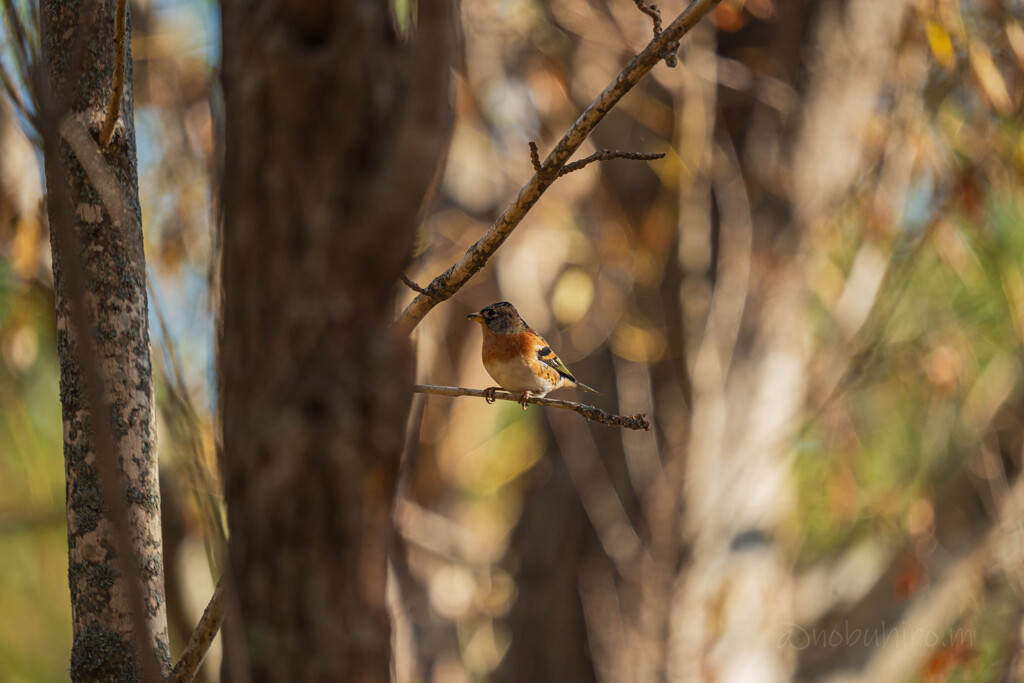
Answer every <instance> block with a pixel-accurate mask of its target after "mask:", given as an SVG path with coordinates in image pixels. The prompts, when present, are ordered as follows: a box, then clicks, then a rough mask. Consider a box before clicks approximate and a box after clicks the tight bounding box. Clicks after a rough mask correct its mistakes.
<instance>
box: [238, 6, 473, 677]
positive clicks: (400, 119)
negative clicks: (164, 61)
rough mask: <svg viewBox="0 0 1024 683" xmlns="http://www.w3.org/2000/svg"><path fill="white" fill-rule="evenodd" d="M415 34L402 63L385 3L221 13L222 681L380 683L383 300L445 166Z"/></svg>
mask: <svg viewBox="0 0 1024 683" xmlns="http://www.w3.org/2000/svg"><path fill="white" fill-rule="evenodd" d="M418 14H419V16H418V23H419V25H418V27H417V37H416V38H415V39H414V40H413V41H411V42H403V41H402V40H401V39H400V38H399V37H398V35H397V33H396V30H395V29H394V27H393V25H392V18H391V15H390V12H389V3H387V2H382V1H371V0H361V1H359V2H349V3H337V4H334V3H326V2H294V1H293V0H260V1H256V2H240V1H239V0H225V1H224V2H223V3H222V25H223V45H224V58H223V62H224V65H223V85H224V97H225V106H226V121H225V131H226V138H225V142H226V147H225V153H226V157H225V171H224V180H223V188H222V196H223V207H224V236H223V283H224V302H223V318H222V330H221V347H220V353H221V363H222V372H223V375H222V377H223V391H222V399H223V416H224V420H223V424H224V455H223V460H222V463H221V466H222V469H223V473H224V481H225V494H226V497H227V504H228V521H229V524H230V527H231V538H230V542H229V562H230V572H231V575H232V578H233V584H234V589H235V591H236V597H237V604H238V608H239V612H240V614H239V615H238V618H237V620H236V622H235V628H238V629H240V631H239V632H236V633H235V637H233V638H229V639H228V642H229V648H230V647H231V643H238V644H239V647H244V648H245V649H246V650H247V651H246V652H244V653H242V654H241V656H239V653H238V652H235V653H234V655H233V656H228V657H227V658H226V661H227V662H232V661H235V662H237V661H243V662H247V663H248V666H249V668H250V670H251V676H252V678H253V680H257V681H270V680H281V681H294V680H331V681H346V680H359V681H387V680H389V675H390V657H389V653H390V627H389V624H388V615H387V609H386V606H385V600H384V587H385V579H386V575H387V571H386V563H387V553H386V551H387V546H388V541H389V537H390V529H391V520H390V510H391V501H392V494H393V480H394V473H395V470H396V468H397V464H398V458H399V455H400V453H401V450H402V444H403V438H404V437H403V431H404V425H405V421H406V414H407V412H408V408H409V403H410V396H411V393H410V390H411V384H412V375H411V369H412V357H411V354H410V348H409V345H408V342H407V341H406V340H404V339H400V338H397V337H395V336H394V334H393V333H392V331H391V329H390V323H391V320H392V316H393V306H392V298H393V295H394V287H395V282H396V281H397V279H398V277H399V275H400V274H401V272H402V269H403V267H404V266H405V265H406V263H407V261H408V259H409V257H410V254H411V251H412V247H413V241H414V235H415V230H416V224H417V220H416V219H417V215H418V212H419V210H420V206H421V204H422V202H423V198H424V195H425V194H426V192H427V189H428V186H429V184H430V182H431V179H432V178H433V177H434V175H435V170H436V167H437V164H438V160H439V159H440V158H441V157H442V155H443V152H444V149H445V147H446V143H447V130H448V128H449V125H450V105H449V94H450V93H449V91H450V85H451V76H450V73H451V69H450V65H451V62H452V57H453V54H454V37H453V36H454V25H453V12H452V7H451V5H450V4H449V3H448V2H446V1H444V0H425V1H424V2H421V3H420V4H419V7H418ZM231 619H232V618H231V616H230V615H229V619H228V622H229V628H231V626H230V622H231ZM228 667H229V671H228V674H229V675H236V676H239V677H243V676H245V675H247V674H246V673H245V672H242V671H239V670H237V669H232V668H231V667H232V665H231V664H228Z"/></svg>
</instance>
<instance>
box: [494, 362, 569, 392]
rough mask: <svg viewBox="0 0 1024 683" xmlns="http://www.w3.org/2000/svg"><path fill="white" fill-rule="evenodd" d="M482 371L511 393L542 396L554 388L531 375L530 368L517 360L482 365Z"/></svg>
mask: <svg viewBox="0 0 1024 683" xmlns="http://www.w3.org/2000/svg"><path fill="white" fill-rule="evenodd" d="M484 369H486V370H487V374H489V375H490V376H491V377H493V378H494V381H495V382H497V383H498V385H499V386H501V388H502V389H505V390H507V391H511V392H513V393H519V392H522V391H529V392H530V393H533V394H538V395H541V396H543V395H544V394H546V393H548V392H549V391H551V390H552V389H554V388H555V385H554V383H552V382H550V381H548V380H546V379H544V378H543V377H538V376H537V375H535V374H533V371H532V370H530V366H529V365H527V364H526V363H525V362H523V361H522V360H520V359H518V358H516V359H512V360H507V361H493V362H491V363H484Z"/></svg>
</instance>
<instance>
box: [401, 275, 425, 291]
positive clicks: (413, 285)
mask: <svg viewBox="0 0 1024 683" xmlns="http://www.w3.org/2000/svg"><path fill="white" fill-rule="evenodd" d="M402 283H403V284H404V285H405V286H406V287H408V288H409V289H411V290H412V291H414V292H418V293H419V294H422V295H424V296H430V295H431V294H430V292H428V291H427V290H425V289H424V288H423V287H420V286H419V285H418V284H416V283H415V282H413V281H412V280H410V279H409V276H408V275H406V274H405V273H402Z"/></svg>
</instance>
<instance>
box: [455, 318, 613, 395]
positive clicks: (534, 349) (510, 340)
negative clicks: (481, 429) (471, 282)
mask: <svg viewBox="0 0 1024 683" xmlns="http://www.w3.org/2000/svg"><path fill="white" fill-rule="evenodd" d="M466 317H467V318H469V319H470V320H475V321H476V322H478V323H480V325H481V326H482V327H483V328H484V347H483V354H482V355H483V360H484V369H485V370H487V374H489V375H490V376H491V377H493V378H494V381H495V382H497V383H498V384H500V385H501V386H498V387H489V388H487V389H486V390H485V394H486V396H485V398H486V399H487V402H488V403H494V392H495V391H497V390H498V389H504V390H506V391H510V392H512V393H514V394H518V393H519V392H522V393H523V395H522V397H521V398H520V399H519V404H520V405H521V406H523V410H526V402H527V400H528V399H529V398H530V397H531V396H538V397H543V396H546V395H547V394H548V392H550V391H554V390H555V389H561V388H562V387H576V388H577V389H582V390H583V391H589V392H591V393H593V394H600V393H601V392H600V391H598V390H597V389H593V388H591V387H588V386H587V385H586V384H583V383H581V382H579V381H577V379H576V378H575V377H573V376H572V373H571V372H569V368H567V367H565V363H563V362H562V359H560V358H559V357H558V356H556V355H555V352H554V351H552V350H551V347H550V346H548V343H547V342H546V341H544V337H542V336H540V335H539V334H537V333H536V332H534V330H533V329H532V328H531V327H530V326H529V325H527V324H526V322H525V321H524V320H523V319H522V318H521V317H520V315H519V312H518V311H517V310H516V309H515V306H513V305H512V304H510V303H509V302H507V301H499V302H498V303H496V304H491V305H490V306H488V307H486V308H484V309H483V310H481V311H480V312H479V313H470V314H469V315H467V316H466Z"/></svg>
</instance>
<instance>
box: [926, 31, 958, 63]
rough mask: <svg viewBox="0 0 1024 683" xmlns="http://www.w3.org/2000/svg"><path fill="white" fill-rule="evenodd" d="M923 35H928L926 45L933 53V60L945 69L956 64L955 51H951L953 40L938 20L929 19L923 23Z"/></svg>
mask: <svg viewBox="0 0 1024 683" xmlns="http://www.w3.org/2000/svg"><path fill="white" fill-rule="evenodd" d="M924 32H925V35H926V36H927V37H928V47H930V48H931V49H932V54H933V55H935V61H937V62H938V63H939V64H941V65H942V66H944V67H946V68H947V69H950V70H952V69H953V68H954V67H955V66H956V53H955V52H954V51H953V41H952V40H951V39H950V37H949V33H947V32H946V29H945V28H943V26H942V24H940V23H939V22H937V21H935V20H933V19H929V20H928V21H927V22H925V25H924Z"/></svg>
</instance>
